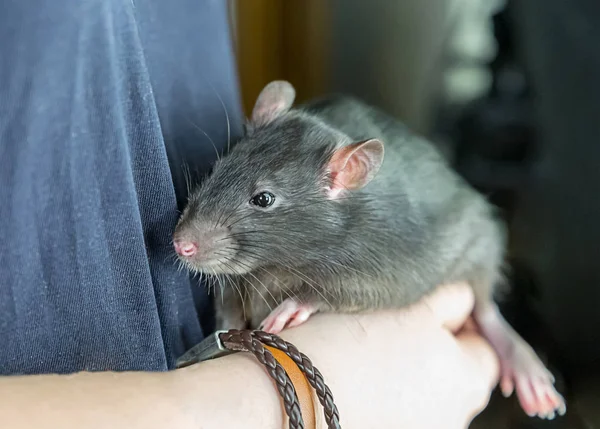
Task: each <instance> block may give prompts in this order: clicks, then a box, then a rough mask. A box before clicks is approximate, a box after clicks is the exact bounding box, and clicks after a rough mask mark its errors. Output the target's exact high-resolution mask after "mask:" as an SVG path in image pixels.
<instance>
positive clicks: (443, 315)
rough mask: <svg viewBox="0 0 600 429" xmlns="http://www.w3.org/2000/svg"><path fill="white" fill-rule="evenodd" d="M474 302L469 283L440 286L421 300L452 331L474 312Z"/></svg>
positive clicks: (441, 323)
mask: <svg viewBox="0 0 600 429" xmlns="http://www.w3.org/2000/svg"><path fill="white" fill-rule="evenodd" d="M474 304H475V297H474V295H473V289H472V288H471V287H469V285H468V284H467V283H453V284H448V285H443V286H440V287H438V288H437V289H436V290H435V291H434V292H433V293H431V294H430V295H428V296H426V297H425V298H424V299H423V301H422V302H421V305H422V306H423V308H427V309H428V311H430V312H431V313H433V316H434V317H435V319H436V320H437V321H438V323H439V324H440V325H442V326H444V327H445V328H446V329H448V330H450V331H452V332H456V331H458V330H459V329H460V328H462V327H463V325H464V324H465V322H466V321H467V319H468V318H469V316H470V315H471V313H472V312H473V305H474Z"/></svg>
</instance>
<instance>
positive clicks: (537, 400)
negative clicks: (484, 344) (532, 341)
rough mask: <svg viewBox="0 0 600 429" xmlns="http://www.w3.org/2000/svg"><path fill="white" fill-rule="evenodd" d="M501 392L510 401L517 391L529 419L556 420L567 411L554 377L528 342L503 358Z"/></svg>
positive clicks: (519, 345) (517, 344)
mask: <svg viewBox="0 0 600 429" xmlns="http://www.w3.org/2000/svg"><path fill="white" fill-rule="evenodd" d="M500 364H501V368H502V373H501V378H500V389H501V391H502V394H503V395H504V396H506V397H508V396H510V395H511V394H512V393H513V391H514V390H516V392H517V397H518V398H519V403H520V404H521V407H522V408H523V410H524V411H525V412H526V413H527V414H528V415H529V416H532V417H533V416H536V415H537V416H538V417H540V418H542V419H549V420H552V419H553V418H554V417H555V416H556V414H558V415H563V414H565V413H566V411H567V406H566V403H565V400H564V398H563V397H562V395H561V394H560V393H558V391H557V390H556V389H555V387H554V376H553V375H552V374H551V373H550V371H548V369H546V367H545V366H544V364H543V363H542V362H541V361H540V359H539V358H538V356H537V355H536V354H535V352H534V351H533V349H531V347H529V345H528V344H526V343H524V342H518V343H516V344H514V345H513V349H512V351H510V353H508V356H500Z"/></svg>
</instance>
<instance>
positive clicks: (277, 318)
mask: <svg viewBox="0 0 600 429" xmlns="http://www.w3.org/2000/svg"><path fill="white" fill-rule="evenodd" d="M315 311H316V308H315V307H314V306H312V305H310V304H300V303H299V302H297V301H295V300H293V299H291V298H288V299H286V300H285V301H283V302H282V303H281V304H280V305H279V306H278V307H277V308H276V309H275V310H273V311H272V312H271V314H269V316H267V318H266V319H265V320H263V322H262V323H261V324H260V327H259V328H258V329H260V330H261V331H265V332H268V333H269V334H275V335H277V334H279V333H280V332H281V331H283V329H284V328H293V327H294V326H299V325H301V324H303V323H304V322H306V321H307V320H308V318H309V317H310V316H311V315H312V314H313V313H314V312H315Z"/></svg>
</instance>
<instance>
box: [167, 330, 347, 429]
mask: <svg viewBox="0 0 600 429" xmlns="http://www.w3.org/2000/svg"><path fill="white" fill-rule="evenodd" d="M237 351H246V352H251V353H252V354H254V356H255V357H256V358H257V359H258V360H259V362H260V363H262V364H263V366H264V367H265V369H266V370H267V373H268V374H269V375H270V376H271V378H272V379H273V380H274V381H275V384H276V386H277V389H278V391H279V393H280V395H281V397H282V398H283V403H284V409H285V412H286V414H287V416H288V418H289V420H288V426H289V428H290V429H304V428H305V423H304V420H303V417H304V416H307V417H308V420H307V422H308V423H309V424H311V423H312V424H311V426H306V427H315V428H316V424H317V422H318V421H319V419H317V418H316V413H315V410H316V408H317V405H316V404H315V402H314V397H313V395H312V394H311V393H312V390H311V389H310V387H312V388H313V389H314V391H315V392H316V396H317V398H318V400H319V402H320V404H321V406H322V408H323V412H324V415H325V422H326V424H327V427H328V428H329V429H341V426H340V423H339V413H338V410H337V407H336V405H335V403H334V401H333V395H332V393H331V390H330V389H329V387H328V386H327V384H325V381H324V379H323V376H322V374H321V372H320V371H319V370H318V369H317V368H316V367H314V366H313V364H312V362H311V360H310V359H309V358H308V357H307V356H306V355H304V354H303V353H301V352H300V351H299V350H298V349H297V348H296V347H295V346H294V345H293V344H291V343H288V342H287V341H284V340H283V339H281V338H279V337H278V336H277V335H272V334H268V333H266V332H262V331H250V330H237V329H231V330H229V331H217V332H215V333H214V334H213V335H211V336H209V337H207V338H205V340H204V341H202V342H201V343H200V344H197V345H196V346H194V347H192V348H191V349H190V350H188V351H187V352H186V353H185V354H184V355H183V356H181V357H180V358H179V359H178V360H177V363H176V366H177V367H178V368H181V367H184V366H188V365H191V364H193V363H196V362H201V361H204V360H207V359H213V358H216V357H219V356H222V355H226V354H230V353H233V352H237ZM275 356H277V358H276V357H275ZM284 365H285V367H284ZM300 374H301V375H300ZM292 377H293V378H294V381H295V383H293V382H292V381H291V378H292ZM307 384H308V385H310V387H307ZM307 388H308V393H307ZM297 391H300V392H301V396H302V400H301V401H300V399H299V397H298V394H297ZM311 405H312V407H311Z"/></svg>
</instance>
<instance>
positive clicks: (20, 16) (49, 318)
mask: <svg viewBox="0 0 600 429" xmlns="http://www.w3.org/2000/svg"><path fill="white" fill-rule="evenodd" d="M226 5H227V2H225V1H223V0H170V1H163V0H87V1H81V0H53V1H51V2H49V1H44V0H30V1H19V0H9V1H8V2H3V4H2V7H1V8H0V9H1V11H0V373H1V374H31V373H45V372H59V373H60V372H71V371H78V370H107V369H110V370H166V369H168V368H171V367H172V366H173V363H174V360H175V358H176V357H177V356H178V355H180V354H181V353H183V352H184V351H185V349H186V348H188V347H190V346H192V345H193V344H194V343H196V342H198V341H200V340H201V339H202V338H203V323H201V322H202V321H206V322H209V321H210V312H209V311H208V308H209V304H210V303H209V301H208V299H207V295H206V291H205V290H204V289H203V287H202V286H201V285H199V284H198V282H197V281H195V280H192V281H190V278H189V276H188V275H187V274H186V273H184V272H181V271H180V270H178V266H177V264H176V263H175V257H174V252H173V250H172V246H171V234H172V231H173V228H174V225H175V223H176V221H177V217H178V206H177V203H178V202H179V204H180V207H181V205H182V204H183V203H184V201H185V197H186V195H185V189H186V186H185V179H184V174H183V171H184V169H185V168H184V166H187V167H189V169H190V171H192V172H197V173H201V172H203V171H205V170H206V168H207V167H209V166H210V164H211V162H212V161H213V159H214V157H215V150H214V148H213V142H214V144H215V145H216V146H217V147H218V148H219V149H222V148H223V147H224V146H225V145H226V143H227V134H228V132H227V129H228V127H227V120H226V115H225V112H224V108H223V105H222V104H221V100H222V101H223V104H224V105H225V107H226V109H227V112H228V116H229V122H230V125H231V135H232V139H234V138H236V137H237V136H239V134H240V132H241V123H242V114H241V110H240V106H239V100H238V89H237V82H236V78H235V67H234V62H233V56H232V46H231V41H230V37H229V28H228V16H227V6H226ZM211 140H212V142H211ZM171 170H172V173H173V175H172V174H171ZM196 298H200V299H196ZM205 327H206V325H205V326H204V328H205Z"/></svg>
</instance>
